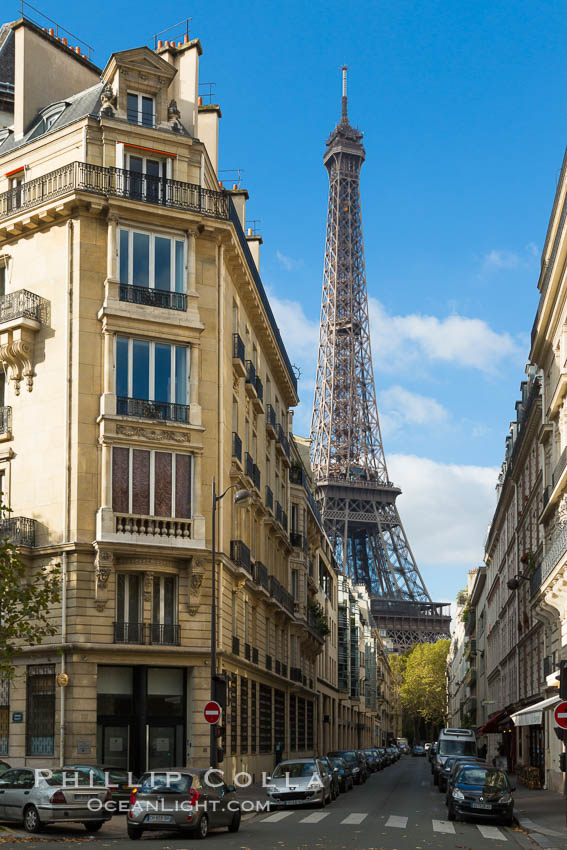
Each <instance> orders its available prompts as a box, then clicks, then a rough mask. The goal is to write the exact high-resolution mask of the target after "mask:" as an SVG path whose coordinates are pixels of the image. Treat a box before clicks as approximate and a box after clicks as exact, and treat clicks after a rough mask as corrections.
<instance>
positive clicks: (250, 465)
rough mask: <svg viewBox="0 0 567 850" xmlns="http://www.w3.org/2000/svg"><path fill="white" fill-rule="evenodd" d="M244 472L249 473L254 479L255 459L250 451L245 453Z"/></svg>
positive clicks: (250, 477) (249, 476)
mask: <svg viewBox="0 0 567 850" xmlns="http://www.w3.org/2000/svg"><path fill="white" fill-rule="evenodd" d="M244 474H245V475H247V476H248V478H249V479H250V480H251V481H253V480H254V460H253V458H252V455H251V454H250V452H246V453H245V455H244Z"/></svg>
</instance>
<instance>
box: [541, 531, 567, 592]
mask: <svg viewBox="0 0 567 850" xmlns="http://www.w3.org/2000/svg"><path fill="white" fill-rule="evenodd" d="M565 552H567V525H564V526H563V528H562V529H561V530H560V531H559V533H558V534H556V535H555V537H554V538H553V540H552V542H551V546H550V547H549V549H548V550H547V552H546V553H545V557H544V559H543V561H542V562H541V580H542V582H544V581H545V580H546V578H547V577H548V575H550V573H552V572H553V570H554V568H555V567H556V566H557V564H558V563H559V561H560V560H561V558H562V557H563V555H564V554H565Z"/></svg>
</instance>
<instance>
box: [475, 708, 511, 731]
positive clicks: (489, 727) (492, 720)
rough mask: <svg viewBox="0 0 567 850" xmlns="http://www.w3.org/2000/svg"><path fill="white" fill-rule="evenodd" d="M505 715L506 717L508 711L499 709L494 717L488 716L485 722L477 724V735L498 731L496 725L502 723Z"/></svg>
mask: <svg viewBox="0 0 567 850" xmlns="http://www.w3.org/2000/svg"><path fill="white" fill-rule="evenodd" d="M505 717H508V712H506V711H499V712H498V714H495V715H494V717H489V718H488V720H487V721H486V723H484V724H483V725H482V726H479V728H478V729H477V732H476V734H477V735H487V734H488V733H489V732H498V731H499V729H498V727H499V726H500V724H501V723H502V721H503V720H504V718H505Z"/></svg>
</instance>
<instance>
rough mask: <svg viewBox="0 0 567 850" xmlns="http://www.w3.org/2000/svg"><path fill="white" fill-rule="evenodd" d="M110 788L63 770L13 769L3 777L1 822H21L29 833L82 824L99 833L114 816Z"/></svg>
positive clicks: (0, 787) (0, 792) (0, 790)
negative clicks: (53, 825) (62, 823)
mask: <svg viewBox="0 0 567 850" xmlns="http://www.w3.org/2000/svg"><path fill="white" fill-rule="evenodd" d="M110 800H111V796H110V791H109V790H108V788H105V787H101V786H100V785H98V786H96V787H93V786H91V785H90V782H89V780H88V778H87V777H85V776H84V775H79V776H77V774H75V773H73V772H69V773H65V774H63V773H62V772H61V771H60V770H54V771H51V770H38V769H32V768H29V767H25V768H11V769H10V770H6V771H5V772H4V773H2V774H1V775H0V821H18V822H20V823H21V822H22V821H23V824H24V828H25V829H26V830H27V831H28V832H40V830H41V828H42V827H43V826H45V824H48V823H58V822H60V821H65V823H69V822H73V821H79V823H82V824H84V826H85V827H86V829H87V831H88V832H97V830H99V829H100V828H101V826H102V825H103V824H104V822H105V821H107V820H109V819H110V818H111V817H112V811H110V806H109V805H108V804H109V803H110Z"/></svg>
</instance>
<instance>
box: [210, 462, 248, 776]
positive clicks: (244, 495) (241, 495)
mask: <svg viewBox="0 0 567 850" xmlns="http://www.w3.org/2000/svg"><path fill="white" fill-rule="evenodd" d="M236 486H237V485H236V484H231V485H230V486H229V487H227V488H226V490H225V491H224V492H223V493H221V494H220V496H217V491H216V483H215V478H214V476H213V487H212V511H211V513H212V534H211V549H212V573H211V700H214V699H215V697H216V690H215V676H216V672H217V600H216V571H215V560H216V549H215V545H216V525H217V504H218V502H220V500H221V499H224V497H225V496H226V494H227V493H228V491H229V490H234V488H235V487H236ZM251 498H252V493H251V492H250V490H237V491H236V493H235V494H234V504H235V505H244V504H245V503H247V502H248V501H249V500H250V499H251ZM225 711H226V706H225ZM210 748H211V767H216V766H217V728H216V724H214V723H212V724H211V741H210Z"/></svg>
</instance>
